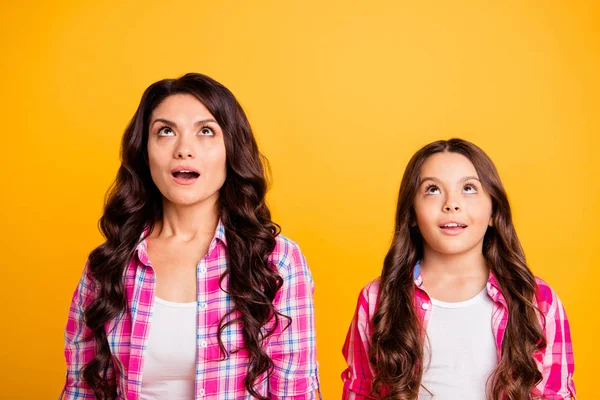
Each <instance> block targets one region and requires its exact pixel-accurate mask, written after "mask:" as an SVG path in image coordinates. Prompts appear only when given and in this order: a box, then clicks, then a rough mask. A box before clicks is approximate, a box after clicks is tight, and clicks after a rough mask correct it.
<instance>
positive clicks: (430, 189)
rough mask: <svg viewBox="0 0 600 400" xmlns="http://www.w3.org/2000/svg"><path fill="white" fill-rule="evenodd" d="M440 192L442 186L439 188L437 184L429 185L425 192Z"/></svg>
mask: <svg viewBox="0 0 600 400" xmlns="http://www.w3.org/2000/svg"><path fill="white" fill-rule="evenodd" d="M439 193H440V188H438V187H437V186H435V185H428V186H427V187H426V188H425V194H439Z"/></svg>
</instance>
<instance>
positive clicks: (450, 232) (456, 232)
mask: <svg viewBox="0 0 600 400" xmlns="http://www.w3.org/2000/svg"><path fill="white" fill-rule="evenodd" d="M465 229H467V227H466V226H465V227H459V226H457V227H452V228H442V227H440V230H441V231H442V233H443V234H444V235H449V236H456V235H460V234H461V233H463V232H464V231H465Z"/></svg>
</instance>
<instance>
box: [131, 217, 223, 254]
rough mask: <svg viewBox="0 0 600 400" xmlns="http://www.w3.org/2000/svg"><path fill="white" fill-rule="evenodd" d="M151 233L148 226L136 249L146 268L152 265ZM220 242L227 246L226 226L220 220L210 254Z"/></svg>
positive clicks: (210, 247) (211, 243)
mask: <svg viewBox="0 0 600 400" xmlns="http://www.w3.org/2000/svg"><path fill="white" fill-rule="evenodd" d="M149 231H150V226H146V227H145V228H144V232H142V234H141V235H140V241H139V243H138V245H137V247H136V248H135V254H136V255H137V258H138V259H139V260H140V262H141V263H142V264H144V265H146V266H148V265H150V262H149V261H148V239H147V236H148V233H149ZM217 241H219V242H221V243H223V245H224V246H227V238H226V237H225V226H224V225H223V221H221V219H220V218H219V222H218V223H217V228H216V229H215V234H214V236H213V239H212V241H211V242H210V246H209V252H210V251H212V249H213V248H214V247H215V246H216V242H217Z"/></svg>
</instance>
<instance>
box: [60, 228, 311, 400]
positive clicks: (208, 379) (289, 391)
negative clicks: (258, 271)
mask: <svg viewBox="0 0 600 400" xmlns="http://www.w3.org/2000/svg"><path fill="white" fill-rule="evenodd" d="M276 242H277V243H276V246H275V250H274V251H273V253H272V254H271V256H270V260H271V262H272V263H273V264H274V265H275V266H276V267H277V270H278V272H279V274H280V275H281V276H282V278H283V286H282V288H281V289H280V290H279V292H278V293H277V295H276V297H275V299H274V305H275V307H276V308H277V310H278V311H280V312H281V313H283V314H284V315H287V316H289V317H290V318H291V325H290V326H289V327H288V328H287V329H286V330H284V329H283V328H284V327H285V326H286V325H287V321H286V320H285V319H280V324H279V327H278V328H277V329H276V331H275V333H274V334H273V336H271V337H270V338H269V339H268V340H267V342H266V343H265V347H266V351H267V354H268V355H269V356H270V357H271V359H272V360H273V362H274V364H275V368H274V370H273V374H272V375H271V376H270V377H269V378H268V379H264V380H262V381H261V380H259V382H260V383H259V384H258V385H257V386H256V390H257V392H258V393H261V394H262V395H264V396H268V397H270V398H271V399H282V398H285V399H316V398H317V395H318V388H319V380H318V372H317V359H316V350H315V344H316V339H315V323H314V312H313V291H314V285H313V281H312V277H311V273H310V271H309V269H308V266H307V264H306V260H305V258H304V256H303V254H302V253H301V252H300V249H299V247H298V245H297V244H296V243H294V242H292V241H291V240H289V239H287V238H286V237H284V236H283V235H279V236H277V238H276ZM226 267H227V242H226V239H225V231H224V228H223V225H222V223H221V222H219V225H218V227H217V230H216V233H215V237H214V238H213V240H212V242H211V244H210V246H209V250H208V254H207V255H206V256H205V257H204V258H203V259H202V260H200V262H199V263H198V266H197V277H198V290H197V292H198V295H197V296H198V298H197V304H198V306H197V316H198V325H197V330H196V395H195V398H196V399H207V398H208V399H216V398H218V399H250V398H252V397H251V396H250V394H249V393H248V392H247V391H246V388H245V386H244V384H243V380H244V378H245V376H246V368H247V365H248V352H247V351H246V350H242V351H239V352H233V351H234V350H236V349H239V348H240V347H242V344H243V338H242V330H241V326H240V324H234V325H230V326H228V327H227V328H226V329H225V330H224V331H223V333H222V339H223V344H224V346H225V348H226V349H227V351H228V352H229V356H228V357H227V358H225V359H223V357H222V355H221V352H220V348H219V344H218V342H217V328H218V326H219V321H220V319H221V317H223V315H225V314H226V313H227V312H228V311H230V310H231V309H232V306H233V305H232V301H231V298H230V297H229V296H228V295H227V293H225V292H224V291H223V290H221V289H220V287H219V278H220V277H221V274H222V273H223V272H224V271H225V268H226ZM124 280H125V293H126V299H127V306H126V310H125V311H124V312H122V313H121V314H120V315H119V316H117V317H116V318H115V319H114V320H112V321H111V322H110V323H108V324H107V326H106V332H107V337H108V343H109V346H110V351H111V353H112V363H111V366H110V368H109V371H108V376H107V379H108V380H109V382H110V384H112V385H113V386H115V387H116V392H117V398H118V399H127V400H138V399H139V398H140V391H141V388H142V367H143V362H144V350H145V349H146V343H147V339H148V333H149V329H150V327H151V318H152V310H153V306H154V287H155V279H154V271H153V269H152V267H151V265H150V262H149V261H148V254H147V251H146V241H145V240H143V241H141V242H140V244H139V245H138V246H137V248H136V250H135V253H134V255H133V258H132V259H131V261H130V263H129V266H128V268H127V269H126V270H125V272H124ZM227 282H228V280H227V279H225V280H223V283H222V286H223V287H224V288H227ZM95 289H96V288H95V286H94V281H93V278H92V277H91V276H90V274H89V272H88V268H87V266H86V268H85V270H84V273H83V275H82V277H81V281H80V282H79V285H78V287H77V289H76V290H75V293H74V294H73V300H72V303H71V309H70V312H69V319H68V323H67V327H66V332H65V358H66V361H67V378H66V384H65V386H64V389H63V392H62V393H61V398H63V399H65V400H70V399H94V398H95V397H94V394H93V392H92V391H91V390H90V389H89V387H88V386H87V385H86V384H85V382H83V381H82V379H81V378H80V371H81V369H82V368H83V366H84V365H85V364H87V363H88V362H89V361H90V360H92V359H93V358H94V354H95V349H94V346H95V343H94V340H93V336H92V332H91V331H90V329H89V328H88V327H87V325H86V324H85V322H84V320H83V312H84V309H85V308H86V307H87V305H89V304H90V303H91V302H92V301H93V299H94V297H95V295H96V290H95ZM238 315H239V314H238Z"/></svg>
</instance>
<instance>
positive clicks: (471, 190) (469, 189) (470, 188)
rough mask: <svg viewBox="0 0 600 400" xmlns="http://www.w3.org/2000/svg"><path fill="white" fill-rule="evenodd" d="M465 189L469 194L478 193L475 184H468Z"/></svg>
mask: <svg viewBox="0 0 600 400" xmlns="http://www.w3.org/2000/svg"><path fill="white" fill-rule="evenodd" d="M463 191H464V192H465V193H467V194H471V193H477V188H476V187H475V185H472V184H466V185H465V187H464V188H463Z"/></svg>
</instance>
